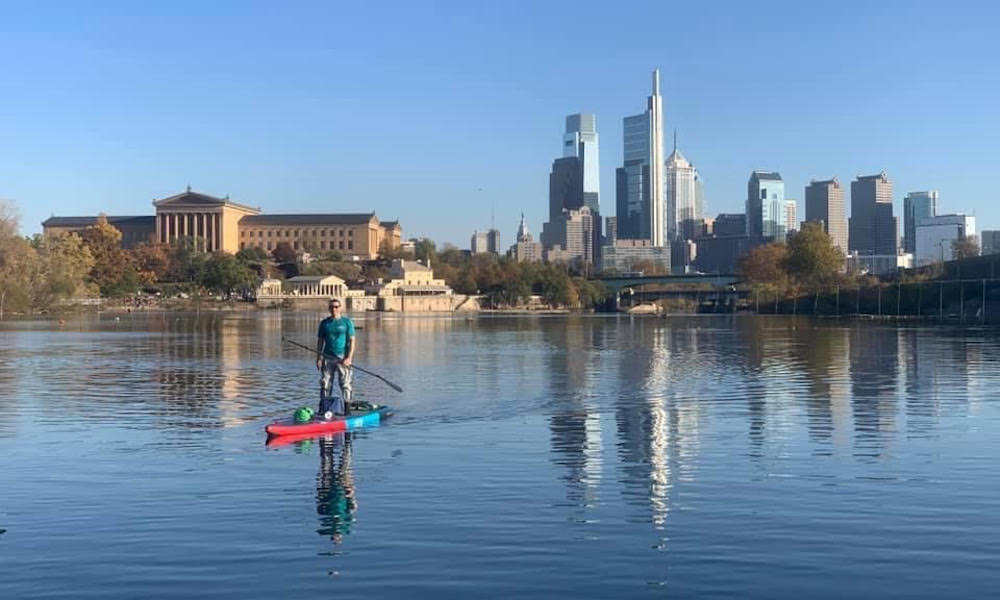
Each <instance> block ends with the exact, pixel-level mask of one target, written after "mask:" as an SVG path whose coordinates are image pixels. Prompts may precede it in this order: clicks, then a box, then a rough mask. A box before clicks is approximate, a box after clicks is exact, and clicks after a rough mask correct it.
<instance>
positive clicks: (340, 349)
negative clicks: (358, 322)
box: [316, 317, 354, 358]
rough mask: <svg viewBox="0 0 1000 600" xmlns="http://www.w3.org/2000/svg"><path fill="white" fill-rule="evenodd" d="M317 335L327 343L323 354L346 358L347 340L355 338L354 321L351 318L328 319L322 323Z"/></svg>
mask: <svg viewBox="0 0 1000 600" xmlns="http://www.w3.org/2000/svg"><path fill="white" fill-rule="evenodd" d="M316 335H317V336H319V339H321V340H323V341H324V342H325V343H324V345H323V352H325V353H326V354H333V355H334V356H336V357H338V358H344V355H345V354H347V340H349V339H350V338H352V337H354V321H352V320H351V318H350V317H340V318H339V319H334V318H333V317H327V318H325V319H323V320H322V321H320V324H319V332H318V333H317V334H316Z"/></svg>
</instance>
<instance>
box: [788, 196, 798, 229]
mask: <svg viewBox="0 0 1000 600" xmlns="http://www.w3.org/2000/svg"><path fill="white" fill-rule="evenodd" d="M798 230H799V211H798V202H796V201H795V200H785V233H789V232H792V231H798Z"/></svg>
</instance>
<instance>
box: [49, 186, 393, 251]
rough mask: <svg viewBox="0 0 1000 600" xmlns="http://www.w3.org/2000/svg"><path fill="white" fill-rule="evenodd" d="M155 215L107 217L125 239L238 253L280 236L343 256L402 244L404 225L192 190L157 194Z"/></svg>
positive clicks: (73, 223)
mask: <svg viewBox="0 0 1000 600" xmlns="http://www.w3.org/2000/svg"><path fill="white" fill-rule="evenodd" d="M153 206H154V207H155V213H156V214H155V215H154V216H152V217H144V216H137V217H115V216H109V217H106V218H107V220H108V223H109V224H110V225H112V226H114V227H116V228H117V229H118V230H119V231H121V232H122V245H123V246H125V247H133V246H135V245H136V244H138V243H140V242H150V243H161V244H169V243H172V242H175V241H177V240H179V239H182V238H190V239H193V240H195V242H196V244H197V247H198V248H201V249H204V250H206V251H208V252H216V251H223V252H229V253H235V252H237V251H239V250H241V249H243V248H253V247H256V248H261V249H262V250H264V251H266V252H270V251H272V250H274V249H275V248H276V247H277V245H278V244H280V243H281V242H286V243H288V245H289V246H291V247H292V248H293V249H294V250H296V251H299V252H324V251H331V250H336V251H338V252H340V253H341V254H342V255H343V256H344V257H347V258H356V259H360V260H366V259H373V258H376V257H377V255H378V251H379V249H380V248H381V246H382V245H383V244H385V245H386V246H387V247H388V248H389V249H395V248H398V247H399V244H400V242H401V238H402V228H401V227H400V225H399V222H398V221H384V222H383V221H379V220H378V217H376V216H375V213H373V212H372V213H336V214H275V215H268V214H261V211H260V208H254V207H252V206H246V205H243V204H238V203H236V202H233V201H232V200H230V199H229V196H226V197H225V198H217V197H215V196H210V195H208V194H202V193H199V192H194V191H192V190H191V188H190V187H188V188H187V190H186V191H184V192H181V193H180V194H175V195H173V196H170V197H167V198H163V199H161V200H154V201H153ZM97 219H98V217H96V216H95V217H56V216H53V217H51V218H49V219H46V220H45V221H44V222H43V223H42V229H43V232H44V233H45V234H46V235H48V234H52V233H58V232H69V231H79V230H82V229H84V228H86V227H88V226H90V225H93V224H95V223H96V222H97Z"/></svg>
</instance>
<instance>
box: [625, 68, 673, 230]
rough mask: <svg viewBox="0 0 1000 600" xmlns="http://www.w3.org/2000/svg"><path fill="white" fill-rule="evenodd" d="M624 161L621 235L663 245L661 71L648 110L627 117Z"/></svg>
mask: <svg viewBox="0 0 1000 600" xmlns="http://www.w3.org/2000/svg"><path fill="white" fill-rule="evenodd" d="M623 145H624V165H623V166H621V167H619V168H618V169H617V170H616V172H615V176H616V181H615V184H616V185H615V191H616V199H615V200H616V209H617V217H618V237H619V238H623V239H648V240H650V241H651V242H652V244H653V246H662V245H663V244H664V241H665V239H666V236H667V229H666V221H665V218H664V212H665V206H664V202H663V192H664V181H663V167H664V161H663V101H662V99H661V98H660V71H659V70H658V69H657V70H655V71H653V93H652V95H651V96H649V98H648V99H647V103H646V112H644V113H642V114H640V115H633V116H631V117H625V119H624V136H623Z"/></svg>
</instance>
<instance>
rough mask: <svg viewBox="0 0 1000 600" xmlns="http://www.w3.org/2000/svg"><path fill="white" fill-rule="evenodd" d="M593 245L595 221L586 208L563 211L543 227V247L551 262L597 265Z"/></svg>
mask: <svg viewBox="0 0 1000 600" xmlns="http://www.w3.org/2000/svg"><path fill="white" fill-rule="evenodd" d="M593 243H594V219H593V214H592V213H591V212H590V208H588V207H586V206H581V207H580V208H579V209H577V210H566V211H563V213H562V214H561V215H559V217H558V218H556V219H552V220H551V221H549V222H547V223H545V224H543V226H542V246H543V247H544V249H545V255H546V257H547V260H549V261H550V262H555V261H559V262H567V263H568V262H579V263H581V264H595V263H594V257H595V256H596V255H595V253H594V247H593Z"/></svg>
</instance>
